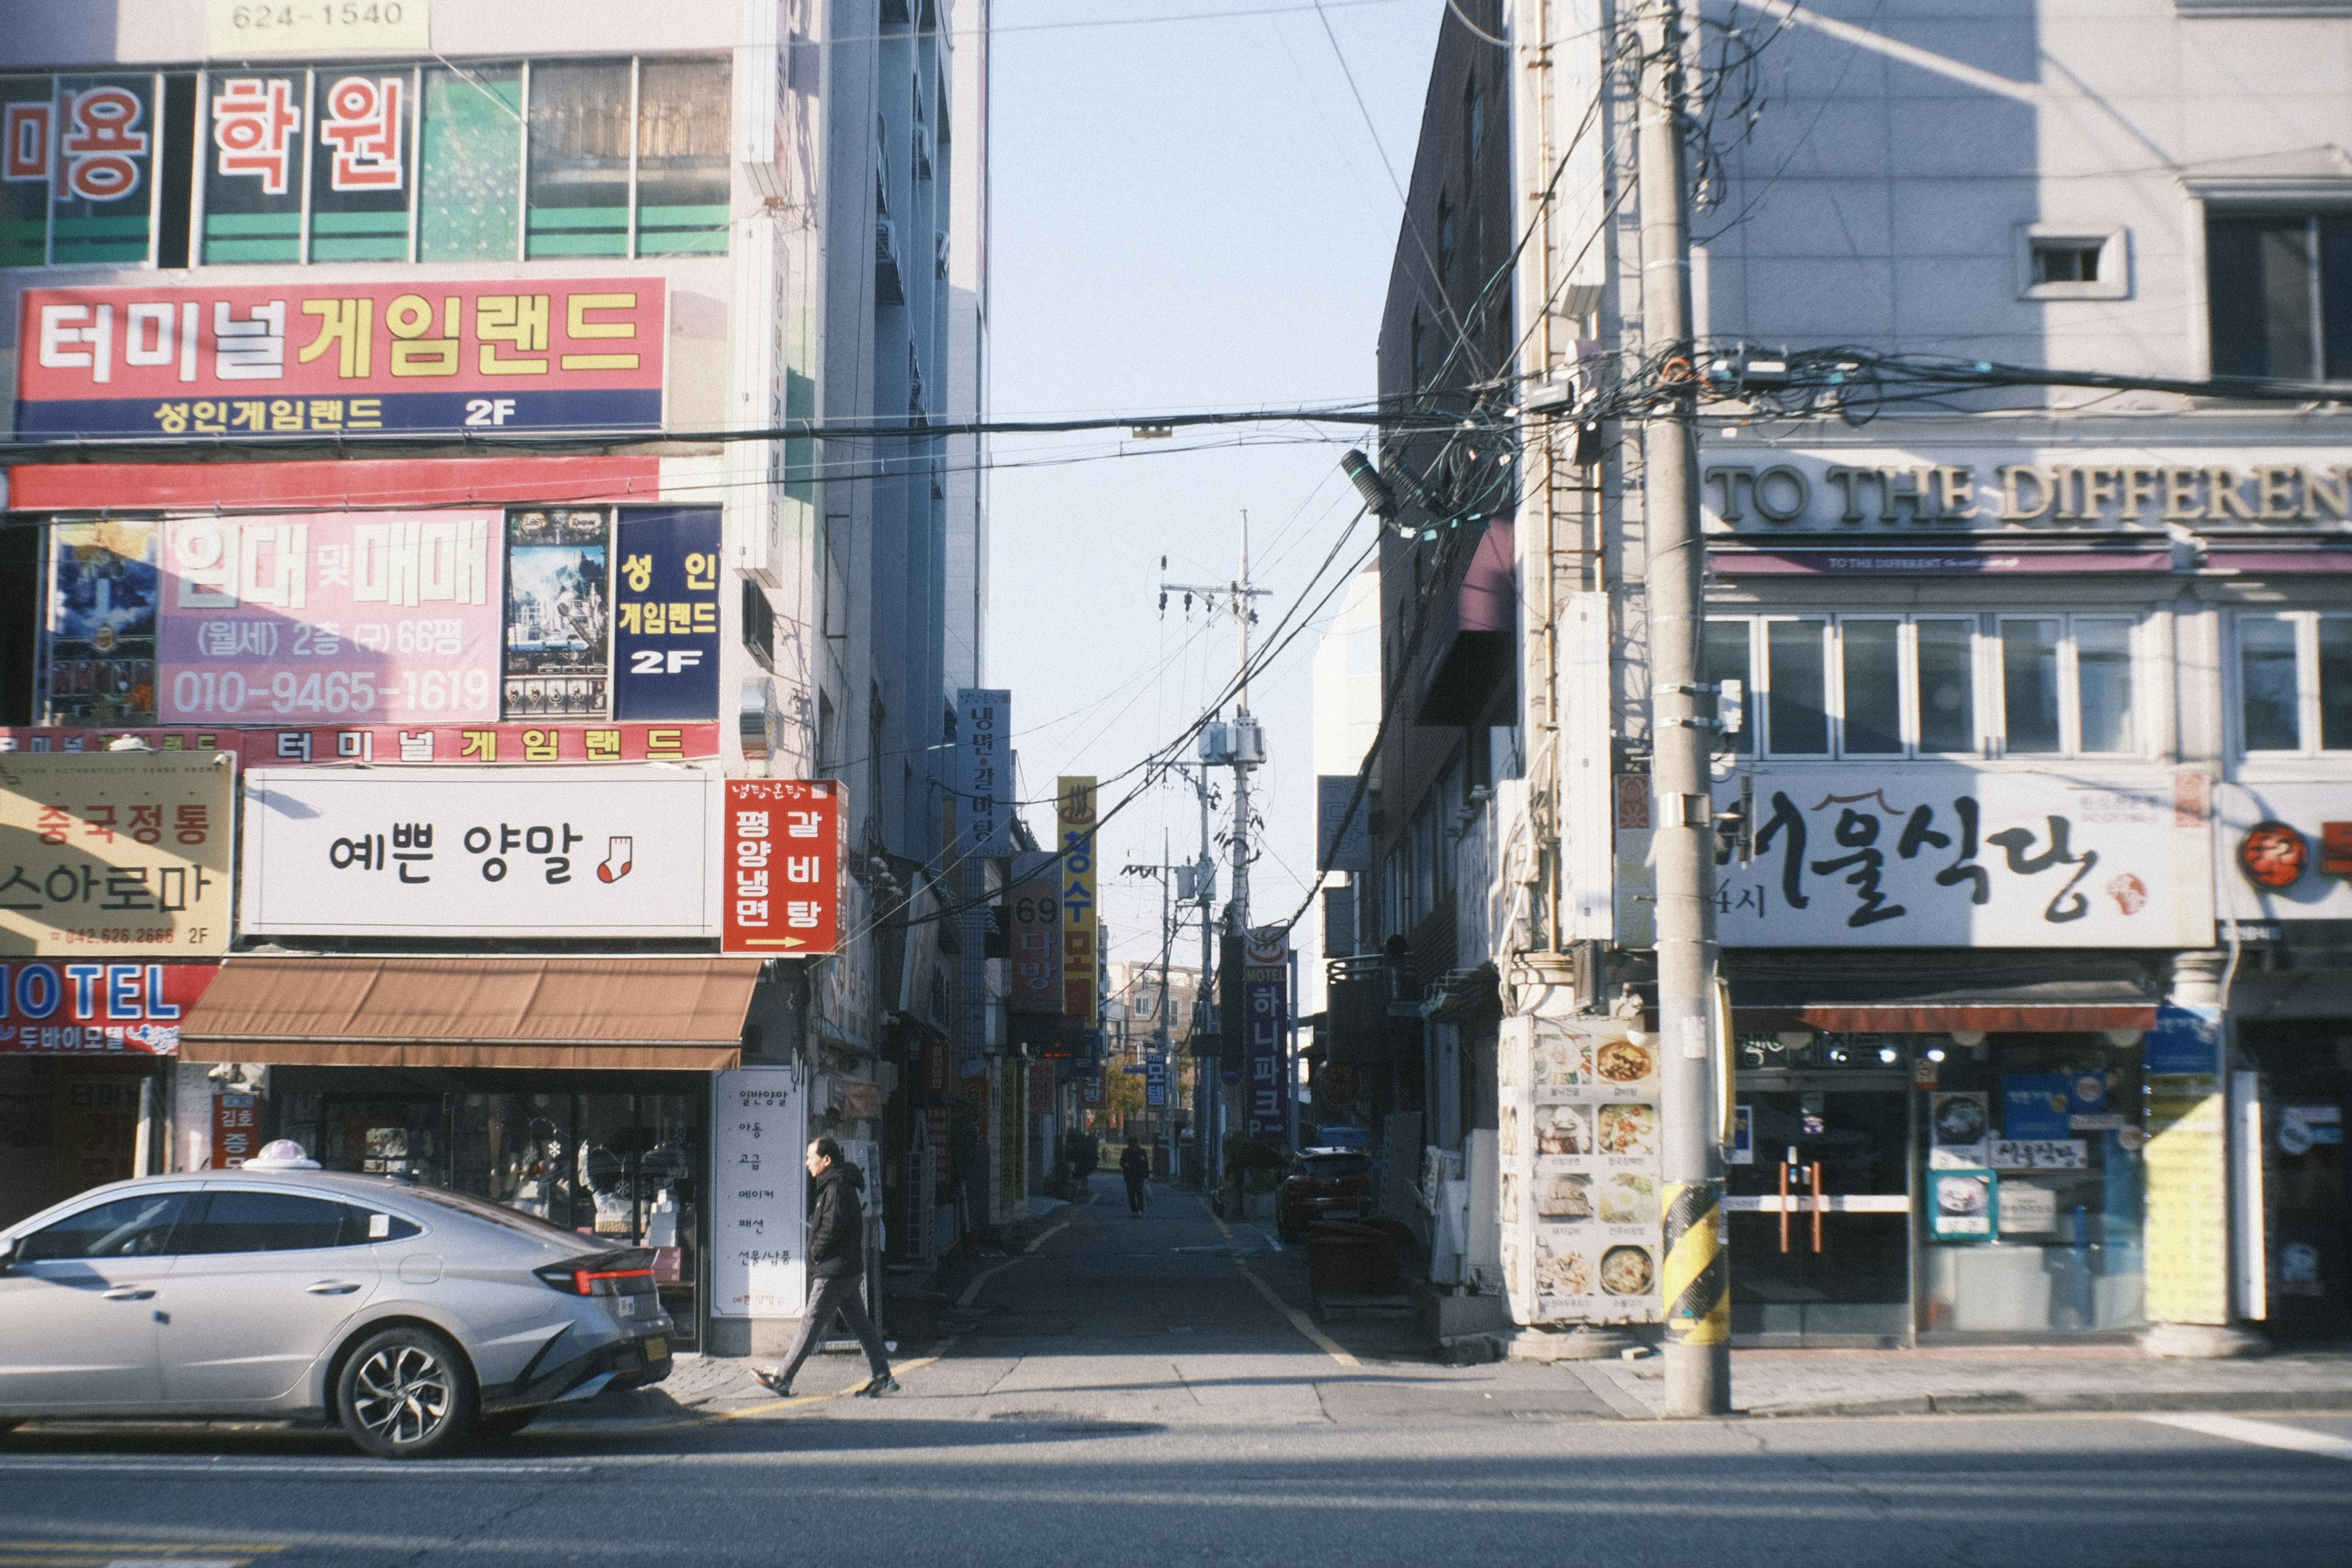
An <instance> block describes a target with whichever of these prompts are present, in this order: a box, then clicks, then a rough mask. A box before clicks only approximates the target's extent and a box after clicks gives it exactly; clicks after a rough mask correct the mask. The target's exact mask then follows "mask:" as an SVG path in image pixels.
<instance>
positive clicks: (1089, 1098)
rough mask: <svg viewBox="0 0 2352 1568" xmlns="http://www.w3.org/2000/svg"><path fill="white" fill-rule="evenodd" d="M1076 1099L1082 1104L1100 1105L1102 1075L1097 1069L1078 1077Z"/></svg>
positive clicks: (1101, 1100)
mask: <svg viewBox="0 0 2352 1568" xmlns="http://www.w3.org/2000/svg"><path fill="white" fill-rule="evenodd" d="M1078 1101H1079V1103H1080V1104H1083V1105H1100V1104H1101V1103H1102V1102H1103V1075H1102V1073H1101V1072H1100V1071H1099V1070H1097V1071H1095V1072H1091V1073H1088V1074H1087V1076H1086V1077H1084V1078H1082V1079H1078Z"/></svg>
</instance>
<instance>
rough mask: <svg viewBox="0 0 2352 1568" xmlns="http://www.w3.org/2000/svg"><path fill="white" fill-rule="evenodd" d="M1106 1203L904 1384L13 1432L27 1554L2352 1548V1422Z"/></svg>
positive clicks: (16, 1531) (1149, 1559) (7, 1563)
mask: <svg viewBox="0 0 2352 1568" xmlns="http://www.w3.org/2000/svg"><path fill="white" fill-rule="evenodd" d="M1103 1197H1104V1199H1105V1201H1103V1202H1101V1203H1098V1204H1096V1205H1090V1206H1081V1207H1078V1208H1075V1209H1071V1210H1067V1211H1065V1215H1066V1221H1067V1223H1066V1224H1065V1225H1063V1226H1060V1227H1059V1228H1057V1229H1055V1230H1053V1231H1051V1232H1050V1233H1049V1234H1047V1235H1046V1236H1045V1237H1044V1239H1043V1241H1042V1243H1041V1244H1040V1245H1039V1246H1038V1247H1037V1248H1036V1249H1035V1250H1034V1252H1030V1253H1025V1254H1023V1255H1019V1256H1016V1257H1014V1258H1006V1259H1001V1260H991V1268H992V1272H990V1273H988V1274H986V1275H985V1276H983V1277H982V1279H980V1280H979V1281H978V1288H977V1289H976V1291H974V1292H973V1293H972V1300H971V1304H970V1306H969V1307H968V1308H965V1309H962V1310H958V1309H956V1308H955V1307H954V1306H953V1305H952V1304H950V1310H949V1316H948V1328H949V1330H950V1332H951V1333H952V1335H953V1337H952V1339H951V1340H950V1342H946V1343H945V1344H944V1345H943V1346H936V1345H935V1346H931V1347H918V1346H914V1345H911V1344H910V1345H909V1346H908V1347H907V1350H906V1352H902V1355H903V1360H904V1363H905V1365H906V1367H907V1371H906V1373H905V1376H904V1381H905V1384H906V1391H905V1392H904V1393H903V1394H898V1395H897V1396H894V1397H891V1398H889V1399H886V1400H881V1401H865V1400H856V1399H849V1398H842V1397H835V1393H836V1391H839V1390H843V1389H845V1388H847V1387H849V1386H851V1385H853V1384H855V1383H856V1382H857V1381H859V1380H861V1379H862V1377H863V1369H862V1367H861V1366H860V1365H859V1364H858V1363H856V1360H855V1358H845V1357H828V1358H824V1360H823V1363H821V1365H819V1366H818V1367H816V1368H814V1369H813V1371H812V1373H811V1374H810V1375H809V1376H807V1377H806V1378H805V1379H804V1380H803V1390H802V1394H803V1396H802V1397H801V1398H799V1399H796V1400H794V1401H792V1402H790V1403H781V1404H780V1403H779V1402H776V1401H772V1400H766V1399H762V1398H760V1397H759V1396H758V1395H757V1394H756V1392H755V1391H750V1390H748V1389H747V1390H746V1391H744V1392H743V1393H742V1394H740V1396H736V1395H733V1394H730V1396H729V1397H726V1398H722V1399H719V1400H718V1401H716V1402H713V1403H709V1404H705V1405H702V1406H701V1407H700V1408H698V1409H689V1410H683V1411H680V1410H676V1409H670V1410H666V1411H665V1410H656V1409H652V1408H651V1405H654V1404H655V1403H656V1402H655V1401H651V1400H647V1401H646V1402H645V1403H646V1408H645V1409H641V1410H640V1411H639V1412H638V1413H635V1414H623V1415H617V1416H614V1417H611V1418H602V1419H590V1420H577V1419H574V1420H566V1421H562V1422H549V1423H543V1424H542V1425H541V1426H536V1427H533V1428H532V1429H531V1430H530V1431H527V1432H525V1433H523V1434H522V1435H521V1436H518V1437H514V1438H511V1439H508V1440H506V1441H503V1442H499V1443H495V1444H489V1443H486V1444H483V1445H481V1446H479V1447H477V1448H476V1449H474V1450H473V1451H471V1453H470V1454H468V1455H467V1457H465V1458H457V1459H453V1460H449V1461H445V1462H441V1463H436V1464H426V1465H398V1464H386V1463H380V1462H375V1461H372V1460H365V1459H362V1458H356V1457H354V1456H353V1455H352V1452H351V1451H350V1450H349V1449H348V1448H346V1447H342V1446H341V1444H340V1443H338V1442H337V1441H336V1440H334V1439H333V1438H331V1437H329V1436H320V1435H312V1434H298V1433H285V1432H269V1431H223V1430H218V1429H209V1428H208V1429H198V1430H180V1431H172V1430H168V1429H163V1428H139V1429H128V1428H123V1429H111V1430H108V1429H97V1428H79V1429H73V1428H62V1427H47V1428H38V1427H36V1428H28V1429H25V1430H21V1431H18V1432H16V1433H13V1434H10V1435H8V1436H5V1437H0V1568H50V1565H54V1568H100V1565H102V1564H107V1563H141V1564H153V1563H235V1562H253V1563H266V1564H270V1565H272V1568H275V1565H277V1564H285V1565H288V1568H292V1565H293V1564H297V1563H336V1564H369V1565H375V1564H383V1565H392V1564H427V1563H432V1564H441V1563H485V1564H488V1563H498V1564H509V1563H513V1564H536V1563H571V1564H582V1563H588V1564H594V1563H628V1562H639V1561H656V1562H677V1563H694V1564H697V1565H698V1568H699V1565H702V1564H732V1563H745V1564H751V1563H759V1564H763V1565H764V1564H772V1563H797V1562H801V1561H804V1560H805V1561H816V1562H832V1563H856V1564H884V1565H890V1568H896V1565H898V1564H930V1563H940V1564H954V1565H956V1568H968V1565H971V1564H980V1563H1077V1562H1080V1561H1085V1562H1087V1563H1102V1562H1133V1563H1167V1562H1180V1561H1181V1562H1196V1561H1197V1562H1214V1563H1404V1562H1412V1561H1424V1562H1438V1563H1443V1562H1453V1561H1469V1562H1479V1563H1577V1564H1594V1563H1601V1564H1609V1565H1611V1568H1635V1565H1643V1564H1653V1563H1657V1564H1666V1563H1674V1564H1682V1563H1696V1562H1702V1561H1730V1562H1737V1563H1739V1564H1740V1565H1741V1568H1762V1565H1767V1564H1773V1565H1777V1564H1783V1563H1785V1564H1791V1565H1803V1568H1822V1565H1824V1564H1838V1565H1843V1564H1876V1563H1905V1564H1913V1563H1917V1564H1940V1563H1954V1564H1969V1565H1977V1564H1998V1565H2000V1568H2026V1565H2029V1564H2039V1563H2050V1564H2053V1565H2063V1568H2100V1565H2105V1564H2116V1565H2118V1568H2120V1565H2125V1564H2128V1565H2130V1568H2150V1565H2154V1564H2167V1563H2290V1564H2303V1563H2311V1564H2318V1563H2341V1562H2345V1561H2347V1559H2352V1418H2344V1419H2338V1418H2331V1417H2324V1416H2311V1415H2300V1416H2296V1417H2294V1418H2292V1419H2273V1418H2249V1417H2242V1416H2213V1415H2187V1416H2167V1417H2145V1416H2141V1417H2135V1416H2125V1415H2099V1416H2073V1417H2056V1416H2044V1417H2022V1418H2000V1419H1993V1418H1984V1419H1977V1418H1967V1417H1955V1416H1927V1417H1918V1418H1891V1419H1877V1420H1845V1421H1813V1420H1734V1421H1727V1422H1710V1423H1697V1424H1689V1425H1681V1424H1675V1425H1669V1424H1660V1423H1640V1422H1626V1421H1621V1420H1617V1419H1614V1418H1612V1417H1611V1416H1610V1415H1608V1414H1607V1413H1606V1412H1605V1411H1604V1410H1601V1409H1600V1408H1598V1407H1597V1406H1595V1405H1594V1404H1593V1402H1592V1400H1591V1395H1590V1394H1587V1393H1586V1392H1585V1391H1584V1390H1583V1388H1582V1385H1581V1384H1577V1383H1576V1382H1575V1380H1573V1379H1571V1378H1568V1377H1566V1376H1564V1375H1560V1374H1559V1372H1558V1369H1556V1368H1469V1369H1459V1370H1455V1369H1446V1368H1438V1367H1431V1366H1428V1365H1426V1364H1423V1363H1417V1362H1403V1361H1389V1360H1385V1359H1383V1358H1382V1357H1381V1355H1380V1354H1379V1353H1377V1352H1378V1350H1379V1345H1380V1341H1379V1335H1378V1332H1377V1331H1376V1330H1375V1331H1365V1332H1354V1333H1349V1334H1344V1335H1342V1339H1341V1340H1332V1339H1329V1338H1328V1337H1326V1338H1325V1339H1324V1341H1323V1342H1320V1343H1318V1342H1317V1340H1316V1339H1315V1338H1312V1337H1310V1336H1309V1334H1308V1333H1307V1331H1303V1330H1302V1327H1301V1321H1302V1320H1300V1319H1297V1318H1295V1317H1294V1316H1293V1315H1292V1313H1293V1311H1295V1307H1293V1308H1291V1309H1290V1310H1286V1306H1287V1305H1288V1302H1287V1301H1286V1298H1288V1299H1289V1300H1295V1299H1296V1292H1297V1288H1298V1285H1299V1283H1300V1276H1299V1273H1298V1265H1297V1259H1296V1258H1295V1255H1291V1254H1276V1253H1274V1252H1272V1251H1271V1250H1270V1249H1269V1248H1268V1247H1267V1246H1266V1244H1265V1243H1264V1242H1263V1241H1261V1240H1259V1239H1257V1238H1255V1237H1251V1236H1249V1235H1247V1234H1246V1233H1244V1234H1241V1235H1231V1234H1228V1233H1227V1232H1225V1231H1224V1230H1223V1228H1222V1227H1220V1226H1217V1225H1216V1224H1215V1223H1214V1222H1213V1221H1212V1220H1211V1219H1210V1218H1209V1217H1208V1216H1207V1215H1206V1212H1205V1211H1204V1210H1203V1209H1202V1207H1201V1206H1200V1205H1199V1204H1198V1203H1197V1202H1196V1201H1195V1200H1192V1199H1191V1198H1189V1197H1182V1196H1178V1195H1175V1194H1168V1193H1165V1192H1162V1193H1160V1194H1158V1197H1157V1201H1156V1203H1155V1205H1154V1206H1153V1208H1152V1210H1151V1211H1150V1214H1149V1215H1147V1216H1145V1217H1144V1218H1141V1219H1133V1218H1130V1217H1129V1215H1127V1213H1126V1212H1125V1204H1124V1202H1123V1200H1120V1199H1118V1198H1117V1197H1116V1195H1115V1193H1114V1192H1113V1190H1112V1189H1111V1187H1110V1184H1108V1183H1106V1184H1105V1191H1104V1193H1103ZM1310 1326H1311V1325H1310ZM1315 1332H1316V1333H1317V1334H1322V1333H1323V1331H1322V1330H1320V1329H1319V1328H1318V1329H1316V1330H1315ZM1343 1341H1344V1342H1343ZM927 1350H928V1351H929V1352H937V1353H938V1354H939V1359H937V1360H935V1361H933V1360H927V1358H926V1352H927ZM713 1370H716V1369H713ZM678 1381H679V1383H680V1384H681V1385H683V1384H686V1383H687V1382H688V1379H687V1378H686V1377H685V1376H683V1375H682V1376H681V1377H680V1379H679V1380H678ZM702 1381H703V1384H704V1386H705V1387H715V1386H719V1384H720V1383H722V1382H727V1380H724V1379H718V1378H714V1377H712V1376H710V1375H709V1374H706V1375H705V1377H704V1378H703V1380H702ZM728 1386H729V1387H730V1388H731V1386H732V1385H731V1382H729V1383H728ZM658 1403H660V1404H663V1405H667V1401H660V1402H658ZM2280 1445H2287V1446H2285V1447H2281V1446H2280Z"/></svg>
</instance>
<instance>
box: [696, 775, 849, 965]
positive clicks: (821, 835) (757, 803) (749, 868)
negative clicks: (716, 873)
mask: <svg viewBox="0 0 2352 1568" xmlns="http://www.w3.org/2000/svg"><path fill="white" fill-rule="evenodd" d="M845 805H846V802H845V799H844V798H843V795H842V788H841V785H840V784H838V783H836V782H835V781H833V780H830V779H816V780H808V779H729V780H728V781H727V807H726V814H725V828H724V832H723V835H722V837H721V839H720V850H721V853H722V855H723V857H724V865H723V867H722V875H723V878H724V884H723V886H722V887H721V888H720V889H719V900H720V921H719V951H720V952H741V953H756V954H758V955H759V956H761V957H762V958H793V957H803V958H805V957H814V956H816V955H818V954H821V953H828V952H836V951H838V949H839V948H840V946H841V879H842V845H843V839H844V836H845V834H846V833H847V831H848V828H847V824H848V820H849V814H848V812H847V811H846V810H845Z"/></svg>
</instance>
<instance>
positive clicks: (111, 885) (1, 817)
mask: <svg viewBox="0 0 2352 1568" xmlns="http://www.w3.org/2000/svg"><path fill="white" fill-rule="evenodd" d="M235 820H236V758H234V757H233V756H230V755H228V754H227V753H226V752H206V753H203V754H194V753H188V752H181V753H178V754H173V753H169V752H163V753H157V752H82V753H80V754H79V755H77V754H74V753H71V752H52V753H49V754H47V755H42V754H38V753H33V752H0V953H21V954H25V955H27V956H47V955H51V954H57V955H62V956H69V957H73V958H78V959H104V958H111V957H131V956H135V955H148V954H154V955H165V954H180V955H184V956H187V957H192V958H193V957H197V956H206V955H213V954H218V953H223V952H227V951H228V939H229V882H230V875H229V850H230V842H231V833H232V831H233V825H234V823H235Z"/></svg>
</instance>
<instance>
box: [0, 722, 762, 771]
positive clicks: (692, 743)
mask: <svg viewBox="0 0 2352 1568" xmlns="http://www.w3.org/2000/svg"><path fill="white" fill-rule="evenodd" d="M125 738H135V739H137V740H141V741H144V742H147V745H148V747H149V748H150V749H151V750H153V751H158V752H236V759H237V762H238V763H239V764H240V765H241V766H244V767H248V768H260V767H271V768H283V767H292V766H297V765H299V764H300V763H658V762H665V761H679V760H683V759H685V758H688V757H715V756H717V755H718V754H719V726H718V725H716V724H594V723H572V724H423V725H418V726H416V727H415V728H413V729H412V728H410V727H408V726H406V725H402V724H362V725H358V726H355V727H343V728H337V729H331V730H229V729H204V728H196V727H187V728H180V729H170V730H162V729H142V730H59V729H0V752H103V751H105V750H106V749H107V747H108V744H109V743H110V742H114V741H118V740H122V739H125Z"/></svg>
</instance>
